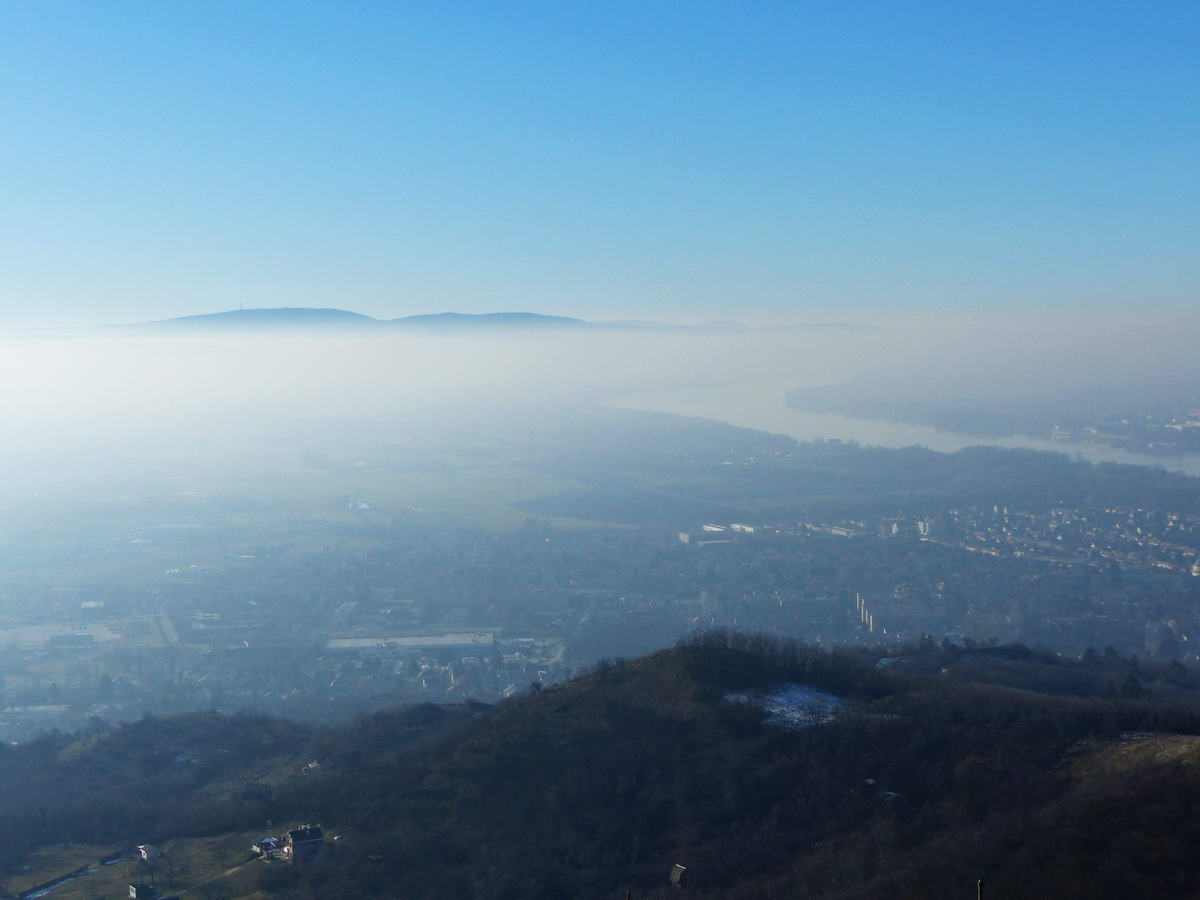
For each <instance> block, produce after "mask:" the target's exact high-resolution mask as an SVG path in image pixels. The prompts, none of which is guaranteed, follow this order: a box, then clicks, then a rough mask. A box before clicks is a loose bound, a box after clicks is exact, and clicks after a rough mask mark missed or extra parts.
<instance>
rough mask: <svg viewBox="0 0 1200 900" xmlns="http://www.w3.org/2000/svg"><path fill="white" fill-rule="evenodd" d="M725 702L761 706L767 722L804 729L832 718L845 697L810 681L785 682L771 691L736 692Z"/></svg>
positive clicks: (778, 725)
mask: <svg viewBox="0 0 1200 900" xmlns="http://www.w3.org/2000/svg"><path fill="white" fill-rule="evenodd" d="M725 702H726V703H737V704H741V705H745V706H757V707H758V708H759V709H761V710H762V711H763V712H764V713H766V717H765V718H764V719H763V723H764V724H766V725H772V726H774V727H776V728H786V729H787V730H788V731H800V730H802V729H804V728H813V727H815V726H817V725H826V724H828V723H829V722H830V721H832V720H833V717H834V715H835V714H836V713H837V711H838V709H839V708H840V707H841V705H842V698H841V697H836V696H834V695H833V694H827V693H825V692H824V691H818V690H817V689H816V688H814V687H812V686H811V685H807V684H785V685H783V686H782V687H778V688H775V690H773V691H771V692H770V693H769V694H755V693H751V692H749V691H733V692H731V693H728V694H726V695H725Z"/></svg>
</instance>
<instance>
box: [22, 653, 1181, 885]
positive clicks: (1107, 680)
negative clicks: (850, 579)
mask: <svg viewBox="0 0 1200 900" xmlns="http://www.w3.org/2000/svg"><path fill="white" fill-rule="evenodd" d="M1014 685H1019V687H1015V686H1014ZM1060 691H1067V692H1068V694H1069V695H1068V694H1062V693H1058V692H1060ZM1197 691H1198V683H1197V679H1196V677H1195V674H1194V673H1192V672H1189V671H1188V670H1186V669H1184V668H1183V667H1182V666H1179V665H1178V664H1173V665H1169V666H1163V667H1161V668H1152V667H1148V666H1146V665H1145V664H1139V663H1138V662H1137V661H1136V660H1127V659H1121V658H1119V657H1117V656H1116V655H1115V654H1111V653H1110V654H1090V655H1089V656H1088V658H1087V659H1086V660H1084V661H1064V660H1062V659H1061V658H1060V657H1058V656H1056V655H1053V654H1040V653H1033V652H1031V651H1028V650H1026V649H1024V648H1022V647H999V648H988V647H953V646H945V647H943V646H938V645H935V644H933V643H932V642H930V643H928V644H926V645H923V646H914V647H910V648H907V649H906V651H905V652H904V653H903V654H902V655H900V656H891V657H881V656H880V653H879V652H875V651H860V650H854V651H851V650H840V651H834V652H832V653H831V652H827V651H823V650H818V649H813V648H810V647H805V646H803V645H799V644H795V643H792V642H779V641H774V640H770V639H766V638H760V637H753V636H744V635H738V634H729V633H723V632H719V633H711V634H701V635H698V636H696V637H694V638H693V639H692V640H690V641H689V642H687V643H686V644H685V645H683V646H680V647H678V648H676V649H673V650H669V651H663V652H660V653H657V654H654V655H652V656H649V657H646V658H643V659H640V660H636V661H633V662H628V663H625V662H614V663H609V664H605V665H602V666H600V667H598V668H597V669H596V670H595V671H592V672H590V673H588V674H586V675H584V676H582V677H579V678H577V679H575V680H573V681H571V682H569V683H567V684H565V685H562V686H560V687H556V688H547V689H544V690H531V691H530V692H529V693H528V694H527V695H526V696H524V697H521V698H519V699H514V700H511V701H508V702H505V703H504V704H501V705H500V706H498V707H494V708H493V707H483V706H481V705H474V706H464V707H458V708H453V709H451V708H445V707H436V706H432V705H427V706H424V707H416V708H410V709H408V710H402V711H397V712H392V713H379V714H375V715H373V716H370V717H363V718H360V719H359V720H358V721H357V722H355V723H354V724H353V725H352V726H349V727H347V728H344V729H340V730H330V731H317V732H311V731H307V730H300V731H289V730H288V729H289V728H290V727H291V726H286V725H284V724H283V723H274V722H271V721H270V720H253V719H250V718H248V717H232V718H230V719H223V718H222V717H209V718H207V719H205V720H204V721H203V729H204V731H205V732H206V733H207V734H208V735H209V737H208V738H207V742H208V743H206V744H205V748H208V749H204V748H202V749H201V751H199V752H198V753H197V757H198V758H197V762H196V763H178V762H175V761H174V760H175V759H176V755H177V753H178V752H184V751H182V750H179V751H176V745H177V744H179V745H180V746H183V745H185V744H187V743H189V739H188V738H187V737H186V736H183V734H184V733H186V732H189V731H194V730H195V729H196V728H197V726H198V725H199V724H200V723H199V720H196V719H192V720H188V723H187V724H186V725H181V726H178V727H175V728H174V729H173V730H172V728H171V727H169V726H167V725H164V724H163V723H162V722H160V723H158V724H155V723H154V721H153V720H149V721H147V722H143V723H139V725H136V726H130V727H129V728H126V729H122V730H120V731H116V732H110V733H108V734H105V735H100V736H97V737H93V738H91V739H89V740H88V741H87V742H85V743H84V744H75V743H71V741H70V740H69V739H68V738H66V737H62V738H60V739H59V740H60V741H62V742H63V743H62V746H54V745H53V742H52V741H51V743H47V744H45V745H44V747H43V750H42V753H43V755H45V754H46V753H47V752H48V751H50V750H53V751H54V752H55V753H56V754H57V759H56V762H55V763H54V765H56V766H58V767H60V768H59V770H60V777H62V778H66V779H68V781H69V779H70V777H71V775H70V766H71V761H72V759H78V760H80V762H81V763H82V762H83V760H84V759H90V760H91V761H90V762H89V763H88V765H89V766H92V767H93V768H91V769H90V771H92V772H93V774H103V766H101V768H100V769H96V768H95V765H96V761H97V760H99V761H101V762H102V763H103V765H112V764H113V763H112V760H113V758H114V754H115V753H116V752H117V750H116V748H117V747H119V746H121V745H122V744H123V743H127V742H129V741H130V740H138V739H142V740H144V739H147V738H150V737H151V732H150V731H145V730H144V729H158V730H159V731H162V730H163V729H164V728H165V729H166V731H165V732H164V733H165V734H167V735H168V736H169V737H170V739H169V740H167V741H166V742H165V746H168V747H169V749H170V750H171V751H172V755H171V758H170V759H169V760H168V759H167V758H166V757H165V756H164V757H163V759H161V760H159V761H158V763H157V765H158V766H159V771H160V775H159V776H158V777H160V779H163V780H160V781H158V782H154V781H151V782H149V783H148V787H147V790H149V791H151V792H152V794H153V796H151V797H147V796H146V792H145V791H140V792H139V791H136V790H135V791H131V790H130V789H129V786H128V783H127V782H118V785H119V791H120V793H119V795H118V794H114V796H113V797H110V798H108V801H109V802H111V803H113V804H115V805H116V806H117V808H118V809H124V810H126V811H130V810H129V808H130V806H131V805H132V806H136V805H137V804H138V803H142V802H143V801H145V802H151V801H153V802H154V803H155V804H156V805H157V806H158V807H160V808H167V809H180V810H187V811H189V814H188V815H168V814H165V813H164V814H161V815H158V816H157V817H152V818H151V824H152V825H153V829H154V834H152V835H149V834H144V833H142V832H139V831H138V829H137V820H136V816H132V817H123V818H113V819H112V820H111V821H105V820H104V818H103V817H102V816H94V817H92V819H90V820H89V823H90V824H89V827H90V828H91V829H92V833H90V834H88V835H86V837H87V838H88V839H89V840H91V841H93V842H97V841H104V840H108V841H113V842H116V841H120V840H130V841H134V840H137V839H139V838H140V839H147V838H151V837H152V838H153V839H155V840H162V839H164V838H166V837H169V836H171V834H168V833H167V830H168V829H175V831H174V832H172V833H173V834H181V833H196V834H200V833H216V832H220V831H221V830H222V829H223V830H224V831H226V832H235V831H238V830H239V829H245V828H248V827H254V826H255V823H263V822H266V821H267V820H271V821H274V822H276V823H280V822H288V821H291V822H302V821H320V822H322V823H324V824H325V825H326V827H327V830H331V829H336V830H337V832H338V833H339V834H340V835H341V840H339V841H338V842H337V845H336V847H337V849H336V852H332V851H331V852H328V853H326V854H325V856H324V857H323V858H322V859H321V860H319V861H317V862H315V863H313V864H311V865H309V866H294V867H288V866H282V865H262V864H257V863H256V864H253V865H248V866H245V867H243V868H242V869H240V870H239V871H238V872H237V873H236V874H235V875H233V876H230V877H229V878H228V879H227V883H226V884H224V885H223V887H224V888H228V890H229V891H230V892H231V895H233V896H249V895H251V894H254V893H255V892H258V891H265V892H267V893H268V894H270V895H279V896H291V897H318V896H321V897H325V896H363V897H372V896H375V897H393V898H400V897H404V898H447V900H448V898H465V897H486V898H497V900H499V898H514V900H515V898H587V897H597V898H600V897H604V898H611V897H623V896H625V893H626V892H627V891H628V892H631V895H632V896H633V897H635V898H650V897H667V896H676V897H677V896H681V894H679V893H677V892H676V891H675V889H673V888H672V887H671V886H670V884H669V882H668V876H669V873H670V871H671V867H672V866H673V865H675V864H681V865H683V866H686V867H687V871H686V874H685V879H684V881H685V884H684V888H683V894H682V895H685V896H696V897H722V898H751V897H755V898H757V897H765V898H776V897H777V898H785V897H786V898H793V897H797V896H803V897H812V898H864V900H865V898H875V897H884V896H895V897H906V898H930V900H932V898H938V900H941V898H946V897H956V896H958V897H966V896H974V891H975V885H976V881H977V880H978V879H983V880H984V881H985V883H986V884H987V885H988V890H989V893H990V895H991V896H995V897H1004V898H1013V897H1084V896H1086V897H1113V898H1116V897H1121V898H1127V897H1142V896H1144V897H1149V896H1168V895H1178V896H1188V895H1190V892H1191V891H1192V887H1191V886H1192V885H1194V884H1195V883H1196V878H1197V877H1198V876H1200V856H1198V855H1197V854H1196V853H1195V852H1194V847H1195V846H1196V845H1197V842H1198V841H1200V817H1197V816H1196V815H1195V810H1196V809H1197V804H1200V769H1198V768H1197V766H1198V765H1200V738H1198V737H1196V736H1197V735H1200V703H1198V702H1197ZM1097 694H1099V695H1100V696H1099V697H1097V696H1096V695H1097ZM1085 695H1087V696H1091V697H1092V699H1085ZM771 698H774V699H773V700H771ZM764 702H765V703H766V705H765V706H764ZM771 703H774V705H773V706H772V705H771ZM170 721H172V720H163V722H170ZM139 729H143V730H139ZM226 729H232V731H231V732H230V733H231V734H235V735H237V734H240V735H242V738H241V742H240V743H232V742H231V741H230V740H227V739H225V738H224V737H223V733H224V732H225V730H226ZM256 732H257V733H258V734H259V735H260V736H261V737H262V738H263V740H262V742H261V743H259V744H258V745H257V746H256V745H255V743H254V741H253V740H252V735H253V734H255V733H256ZM48 740H50V739H48ZM226 744H229V746H225V745H226ZM216 745H219V746H220V749H223V750H228V751H230V752H229V753H228V754H225V755H226V756H237V757H238V758H239V759H238V760H237V761H234V760H230V761H228V762H225V763H221V764H220V765H221V767H222V768H220V769H219V770H218V769H215V768H208V769H204V770H203V771H205V772H208V775H207V776H205V777H201V776H200V771H201V768H203V765H204V763H203V760H207V759H211V758H212V757H210V756H209V755H208V754H209V750H211V746H216ZM281 751H282V752H281ZM212 752H213V755H214V756H215V755H216V753H215V751H212ZM21 754H22V749H21V748H18V749H17V750H11V751H9V752H8V754H7V755H6V757H4V758H2V759H0V765H3V766H7V767H8V768H7V769H6V770H5V772H4V773H0V774H10V773H13V772H15V771H16V770H15V769H13V767H14V766H16V765H17V760H18V759H19V758H20V757H21ZM88 754H91V756H90V757H89V756H88ZM161 755H162V754H160V756H161ZM135 756H136V754H135ZM310 759H311V762H315V763H317V764H318V765H317V766H316V767H315V768H312V769H309V770H307V771H304V773H303V774H301V772H302V771H303V767H301V766H299V765H298V764H300V763H303V762H304V761H305V760H310ZM104 761H107V762H104ZM198 766H199V767H200V768H197V767H198ZM180 767H182V769H183V770H185V771H187V772H192V773H193V774H192V775H190V776H187V777H184V776H182V775H179V774H175V775H171V774H170V773H172V772H176V773H178V771H179V770H180ZM239 767H240V768H239ZM162 771H165V772H166V773H167V775H166V776H162V775H161V772H162ZM239 771H240V772H241V776H240V777H242V778H243V779H245V783H244V784H242V785H241V786H240V787H239V782H238V781H237V779H238V777H239V775H238V773H239ZM171 778H175V779H177V780H178V781H179V783H178V784H175V785H173V786H172V785H171V784H170V783H169V782H170V779H171ZM189 779H190V780H189ZM103 781H104V779H101V783H103ZM168 791H179V792H181V793H180V798H182V800H181V802H176V798H174V797H172V796H171V795H170V794H169V793H168ZM101 793H102V789H100V788H97V789H95V792H94V793H93V795H92V796H91V797H90V801H91V802H92V803H93V804H96V803H100V804H103V802H104V800H105V798H104V797H103V796H101ZM193 796H194V797H196V798H203V799H202V800H199V799H193V800H190V801H189V800H187V798H188V797H193ZM10 811H11V812H15V810H10ZM42 815H43V816H51V817H53V815H54V807H53V805H51V807H50V808H49V809H48V810H46V811H43V813H42ZM131 823H132V824H131ZM70 838H71V839H76V840H77V839H81V836H80V835H75V834H72V835H71V836H70Z"/></svg>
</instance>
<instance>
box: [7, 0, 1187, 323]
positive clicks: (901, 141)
mask: <svg viewBox="0 0 1200 900" xmlns="http://www.w3.org/2000/svg"><path fill="white" fill-rule="evenodd" d="M3 12H4V28H3V30H2V33H0V123H2V126H0V127H2V128H3V140H0V173H2V174H0V324H32V323H63V324H67V323H74V324H89V323H97V322H120V321H136V320H142V319H148V318H163V317H167V316H173V315H182V314H187V313H195V312H208V311H216V310H220V309H228V308H231V307H236V306H237V305H238V304H239V303H244V304H245V305H247V306H283V305H293V306H338V307H343V308H348V309H354V310H357V311H360V312H364V313H368V314H371V315H377V316H381V317H391V316H399V315H406V314H410V313H419V312H435V311H441V310H447V309H453V310H458V311H463V312H482V311H488V310H498V309H527V310H534V311H539V312H547V313H555V314H564V315H578V316H583V317H586V318H595V319H603V318H634V317H637V318H653V319H668V320H683V321H696V320H703V319H711V318H740V319H749V320H755V319H759V320H769V319H778V318H800V319H803V318H810V317H814V316H817V317H823V318H824V317H828V316H829V315H830V314H831V312H832V313H844V314H846V315H848V316H849V315H864V314H872V313H874V312H876V311H881V310H885V309H886V310H894V309H933V310H936V309H945V308H956V309H963V308H966V309H973V308H985V309H991V310H994V309H997V308H999V309H1005V308H1009V307H1014V308H1017V309H1028V308H1030V307H1038V306H1043V305H1053V306H1056V307H1063V308H1067V309H1070V308H1072V307H1079V306H1080V305H1088V306H1092V307H1095V308H1100V309H1111V308H1112V307H1113V306H1123V305H1129V304H1136V303H1146V302H1155V303H1164V304H1174V305H1186V304H1189V303H1194V302H1195V301H1196V300H1197V299H1200V298H1198V297H1197V290H1196V286H1197V284H1200V278H1198V276H1200V253H1197V252H1196V247H1197V245H1198V238H1200V227H1198V221H1200V216H1198V212H1197V211H1198V210H1200V166H1197V148H1200V112H1198V106H1200V4H1197V3H1196V2H1195V0H1185V2H1169V0H1155V2H1153V3H1137V2H1127V3H1112V2H1103V0H1088V2H1046V0H1039V2H1032V3H1022V2H1017V0H1006V2H997V3H989V2H983V0H976V2H967V3H964V2H960V0H954V2H935V0H922V2H913V3H904V2H878V3H865V2H863V3H833V2H821V3H802V2H793V3H770V2H765V0H763V2H755V3H745V2H738V3H708V2H678V3H656V2H650V0H637V2H629V3H623V2H615V0H606V2H593V3H576V2H566V0H556V2H546V3H520V2H486V3H483V2H481V3H454V2H448V0H436V2H428V3H405V2H382V0H381V2H350V0H339V2H332V0H330V2H321V3H311V2H301V0H287V2H268V0H260V2H219V0H195V2H163V0H148V2H119V0H110V2H104V3H96V2H94V0H87V2H62V0H13V2H9V3H6V4H4V7H3Z"/></svg>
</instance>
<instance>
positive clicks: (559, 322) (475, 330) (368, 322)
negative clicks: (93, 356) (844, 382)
mask: <svg viewBox="0 0 1200 900" xmlns="http://www.w3.org/2000/svg"><path fill="white" fill-rule="evenodd" d="M102 327H103V329H104V330H106V331H125V332H134V333H145V332H156V333H164V332H170V333H174V334H183V333H187V332H197V333H213V332H224V333H230V332H263V331H271V330H276V331H326V332H329V331H349V332H353V333H359V334H362V333H386V332H396V331H409V332H414V333H422V334H459V333H470V334H482V333H488V332H515V331H560V330H580V331H582V330H587V331H593V332H611V331H619V332H647V333H733V332H747V331H756V330H759V329H761V328H764V327H767V326H757V325H747V324H744V323H741V322H732V321H715V322H700V323H697V324H691V325H688V324H678V323H666V322H652V321H642V320H618V321H594V322H593V321H588V320H586V319H578V318H574V317H572V316H551V315H546V314H544V313H534V312H490V313H457V312H441V313H423V314H418V315H412V316H401V317H399V318H396V319H377V318H374V317H373V316H367V315H363V314H362V313H356V312H353V311H351V310H347V309H337V308H334V307H300V306H281V307H255V308H252V309H230V310H225V311H223V312H216V313H200V314H198V315H190V316H179V317H176V318H171V319H159V320H157V321H153V322H138V323H130V324H126V325H107V326H102ZM780 328H784V329H804V330H810V329H822V330H824V329H855V330H857V329H865V330H870V329H872V328H873V326H870V325H861V324H854V323H845V322H813V323H796V324H792V325H774V326H770V329H771V330H774V331H777V330H779V329H780Z"/></svg>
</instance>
